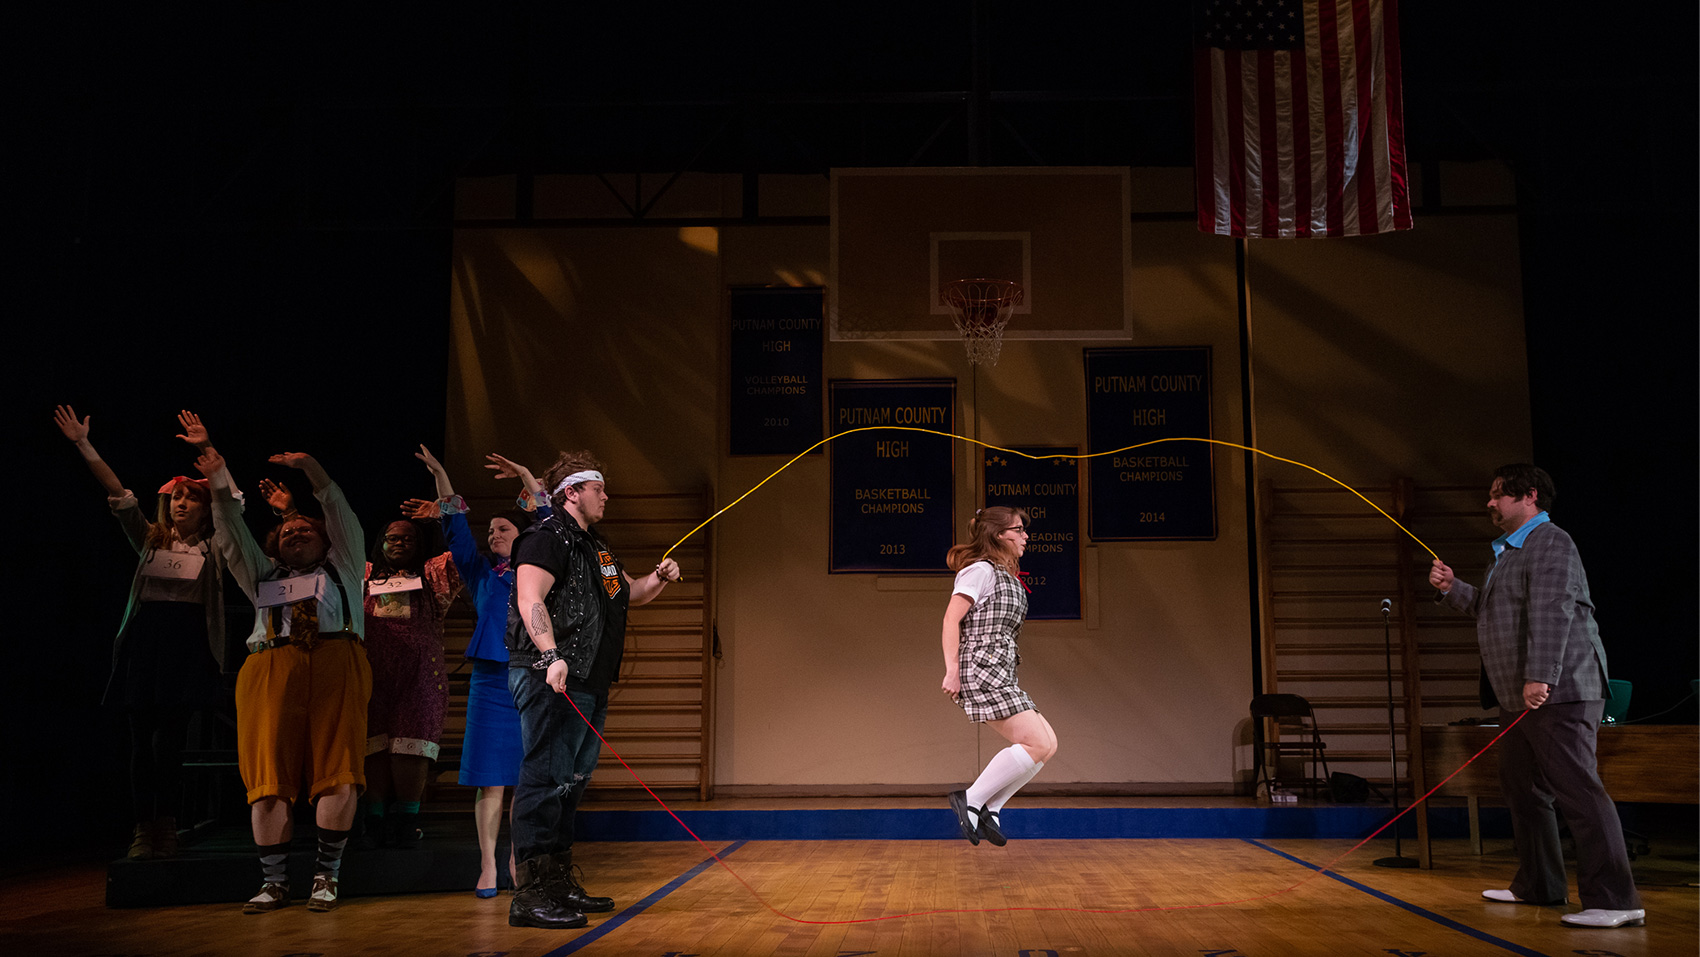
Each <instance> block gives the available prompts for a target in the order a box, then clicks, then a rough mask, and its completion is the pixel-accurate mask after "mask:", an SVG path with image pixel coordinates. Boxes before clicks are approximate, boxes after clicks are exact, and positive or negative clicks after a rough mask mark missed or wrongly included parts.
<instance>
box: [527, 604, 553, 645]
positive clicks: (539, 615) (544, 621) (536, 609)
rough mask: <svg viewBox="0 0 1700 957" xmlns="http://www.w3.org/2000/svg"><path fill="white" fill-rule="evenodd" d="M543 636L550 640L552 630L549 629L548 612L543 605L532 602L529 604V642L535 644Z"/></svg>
mask: <svg viewBox="0 0 1700 957" xmlns="http://www.w3.org/2000/svg"><path fill="white" fill-rule="evenodd" d="M544 636H548V637H549V638H550V639H551V640H552V639H553V638H554V629H552V628H550V627H549V612H548V611H547V610H545V609H544V607H543V603H542V602H540V601H534V602H532V603H531V640H532V642H533V643H535V642H536V641H537V639H538V638H542V637H544Z"/></svg>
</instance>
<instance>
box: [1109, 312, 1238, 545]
mask: <svg viewBox="0 0 1700 957" xmlns="http://www.w3.org/2000/svg"><path fill="white" fill-rule="evenodd" d="M1085 351H1086V419H1087V429H1088V442H1089V443H1090V447H1091V450H1092V451H1093V452H1094V453H1098V452H1106V451H1109V450H1112V449H1122V448H1126V447H1128V446H1131V445H1138V444H1139V443H1142V442H1149V441H1151V440H1152V439H1162V438H1175V437H1183V436H1184V437H1194V438H1206V439H1207V438H1211V434H1210V347H1209V346H1175V347H1154V348H1140V349H1127V348H1123V349H1087V350H1085ZM1215 448H1216V447H1215V446H1214V445H1211V444H1209V443H1208V442H1161V443H1158V444H1155V445H1147V446H1144V447H1143V448H1137V449H1131V450H1129V451H1126V452H1121V453H1118V454H1116V455H1104V456H1100V457H1098V458H1093V459H1088V460H1087V461H1088V463H1089V464H1088V466H1087V470H1086V472H1087V479H1088V482H1089V483H1090V486H1091V494H1090V498H1089V499H1088V517H1087V530H1088V534H1089V535H1090V536H1091V537H1092V540H1093V541H1098V542H1126V541H1160V540H1195V541H1196V540H1210V539H1214V538H1215V537H1216V482H1215V474H1216V473H1215V470H1214V468H1213V467H1212V462H1213V461H1214V456H1213V452H1214V450H1215Z"/></svg>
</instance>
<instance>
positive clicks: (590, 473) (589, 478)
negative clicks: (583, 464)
mask: <svg viewBox="0 0 1700 957" xmlns="http://www.w3.org/2000/svg"><path fill="white" fill-rule="evenodd" d="M585 482H603V483H606V482H607V480H606V479H604V478H603V477H602V473H601V472H598V471H596V470H595V469H585V470H584V471H583V472H574V473H573V474H571V475H569V476H567V477H566V478H564V479H561V484H559V485H557V486H555V492H554V494H556V495H559V494H561V493H562V492H564V491H566V490H567V486H569V485H583V484H584V483H585Z"/></svg>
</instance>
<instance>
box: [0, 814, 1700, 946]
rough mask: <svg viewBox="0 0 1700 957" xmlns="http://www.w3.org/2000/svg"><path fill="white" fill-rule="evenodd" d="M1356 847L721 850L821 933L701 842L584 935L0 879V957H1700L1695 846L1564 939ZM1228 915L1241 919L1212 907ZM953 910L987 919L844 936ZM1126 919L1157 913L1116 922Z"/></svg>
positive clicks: (52, 872) (1496, 859)
mask: <svg viewBox="0 0 1700 957" xmlns="http://www.w3.org/2000/svg"><path fill="white" fill-rule="evenodd" d="M1353 843H1354V842H1351V841H1345V840H1242V839H1211V840H1160V839H1157V840H1150V839H1148V840H1108V839H1100V840H1029V841H1016V840H1012V841H1011V842H1010V844H1009V845H1008V846H1007V847H1004V848H995V847H991V846H989V845H982V846H980V847H971V846H969V845H968V844H966V843H965V842H962V841H924V840H907V841H895V840H890V841H888V840H868V841H848V840H842V841H748V842H739V841H734V842H725V841H720V842H715V843H714V844H713V845H711V846H712V847H713V849H714V850H715V851H716V852H719V853H721V854H722V855H723V856H724V858H725V861H726V863H727V864H728V865H730V866H731V867H732V868H733V869H734V870H736V871H737V873H738V874H739V875H741V876H742V877H743V879H744V880H746V881H748V882H749V883H750V884H751V885H752V886H753V887H754V888H755V889H756V890H757V891H758V892H759V893H760V894H761V895H762V896H763V897H764V898H765V899H766V900H767V902H768V903H769V904H771V905H772V907H773V908H775V909H777V910H779V911H782V912H784V913H785V914H787V915H790V916H791V917H794V918H798V919H800V920H801V921H818V922H821V923H802V922H798V921H794V920H788V919H786V918H785V917H781V916H778V915H776V914H774V913H773V912H771V911H769V910H768V909H767V908H765V907H764V906H763V905H762V903H761V902H760V901H758V900H757V899H756V898H755V897H754V896H753V895H752V893H751V892H750V891H749V890H747V889H746V888H745V887H744V886H743V885H741V884H740V883H739V882H738V880H737V879H736V878H734V877H733V876H732V875H731V874H728V873H727V872H726V871H725V870H723V869H722V868H721V867H719V866H718V865H716V864H714V863H713V861H712V860H711V859H710V857H709V854H708V853H707V851H705V849H704V848H703V847H702V846H701V845H699V844H696V843H695V842H689V841H666V842H644V843H596V844H581V845H580V847H579V852H578V856H579V861H580V863H581V864H582V865H583V867H584V871H585V875H586V882H587V884H588V886H589V889H590V890H591V891H592V892H593V893H598V894H608V895H612V896H614V897H615V898H616V900H617V902H618V909H617V910H616V911H615V912H614V913H613V914H609V915H598V916H596V917H595V918H593V920H592V923H591V925H590V926H589V927H588V928H585V929H582V930H572V931H543V930H529V929H520V928H511V927H509V926H508V925H507V908H508V901H509V899H510V898H509V895H508V894H507V893H506V892H504V893H503V894H501V895H500V896H498V897H496V898H494V899H491V900H479V899H477V898H475V897H474V896H473V895H472V894H471V892H470V890H468V891H463V892H459V893H452V894H448V893H444V894H419V895H410V896H398V897H378V898H354V899H350V900H347V901H345V902H344V904H343V906H341V907H340V908H338V909H337V910H335V911H333V912H331V913H328V914H314V913H310V912H309V911H308V910H307V909H306V907H304V906H302V905H301V904H300V903H299V902H297V903H296V904H295V905H294V906H291V907H288V908H285V909H284V910H281V911H278V912H275V913H272V914H266V915H260V916H244V915H243V914H242V913H241V907H240V905H235V904H216V905H197V906H183V907H169V908H140V909H124V910H109V909H107V908H106V907H105V906H104V905H103V899H102V886H101V880H102V874H103V871H104V864H103V863H100V862H91V863H89V864H86V865H57V866H49V867H45V868H42V869H39V870H33V871H32V872H31V873H27V874H16V873H14V875H13V876H11V877H8V878H7V879H5V880H4V882H0V954H7V955H30V957H59V955H64V957H97V955H144V954H151V955H166V954H185V955H199V954H205V955H225V954H238V955H253V957H284V955H307V954H315V955H323V957H358V955H391V954H396V955H402V954H405V955H419V957H431V955H444V957H468V955H483V957H494V955H514V957H520V955H526V957H530V955H538V957H542V955H566V954H579V953H582V954H586V955H600V954H632V955H651V957H668V955H671V957H686V955H699V957H746V955H769V954H774V955H799V957H801V955H811V957H813V955H820V957H846V955H879V957H906V955H921V957H930V955H958V954H961V955H1008V957H1041V955H1054V957H1095V955H1111V954H1134V955H1145V954H1150V955H1159V954H1161V955H1192V957H1196V955H1212V957H1265V955H1284V954H1299V955H1312V954H1314V955H1329V957H1333V955H1359V954H1362V955H1376V957H1383V955H1387V954H1395V955H1412V957H1414V955H1419V954H1420V955H1429V957H1473V955H1502V954H1519V955H1554V957H1556V955H1568V954H1591V955H1612V954H1615V955H1622V957H1639V955H1648V957H1654V955H1657V957H1666V955H1687V954H1695V953H1696V952H1697V950H1700V945H1697V940H1700V917H1697V912H1696V890H1695V880H1696V863H1695V854H1694V851H1695V849H1694V848H1693V847H1682V846H1677V847H1670V846H1660V845H1659V844H1658V843H1657V842H1655V845H1654V849H1653V853H1652V854H1650V855H1645V856H1643V857H1641V858H1640V859H1639V860H1637V861H1636V867H1635V869H1636V874H1637V879H1638V881H1639V882H1640V883H1641V884H1642V894H1643V896H1644V897H1645V903H1646V909H1647V912H1648V923H1647V926H1645V927H1636V928H1619V929H1615V930H1579V929H1574V928H1570V927H1566V926H1564V925H1562V924H1560V923H1559V920H1558V918H1559V916H1560V914H1562V913H1563V912H1564V908H1541V907H1530V906H1526V905H1504V904H1492V903H1489V902H1486V901H1483V900H1481V899H1480V897H1479V894H1480V892H1481V890H1482V889H1484V888H1489V887H1503V886H1505V884H1506V882H1507V880H1508V878H1509V875H1510V874H1511V872H1512V869H1513V867H1514V856H1513V853H1512V850H1511V846H1510V842H1509V841H1508V840H1500V841H1493V840H1490V841H1489V842H1488V844H1487V847H1486V853H1485V854H1484V855H1483V856H1481V857H1477V856H1476V855H1475V854H1473V853H1472V852H1471V851H1470V849H1469V846H1468V844H1467V842H1466V841H1463V840H1448V841H1440V842H1437V843H1436V845H1435V857H1436V867H1435V868H1434V869H1433V870H1421V869H1408V870H1396V869H1388V868H1381V867H1376V866H1374V864H1373V863H1372V862H1373V861H1374V860H1375V859H1376V858H1377V857H1384V856H1388V855H1390V854H1391V853H1392V845H1391V842H1390V841H1386V840H1378V841H1375V842H1373V843H1371V844H1370V845H1368V846H1366V847H1364V848H1362V849H1360V850H1358V851H1357V852H1356V853H1354V854H1352V855H1350V856H1349V857H1347V858H1345V859H1344V860H1341V861H1340V862H1339V863H1338V864H1336V865H1335V866H1334V868H1333V872H1331V873H1327V874H1318V873H1317V872H1316V870H1314V867H1315V866H1316V865H1321V864H1325V863H1327V862H1328V861H1330V860H1333V859H1334V858H1336V857H1338V856H1339V855H1340V854H1342V853H1344V852H1346V851H1347V850H1348V849H1349V848H1350V847H1351V846H1352V844H1353ZM1405 851H1406V853H1407V855H1409V853H1410V851H1411V848H1410V847H1409V846H1407V847H1406V848H1405ZM1307 878H1309V879H1308V880H1307ZM1301 881H1303V882H1304V883H1302V884H1301V885H1300V886H1299V887H1297V888H1296V889H1294V890H1292V891H1290V892H1287V893H1277V892H1280V891H1282V890H1283V889H1284V888H1288V887H1290V886H1292V885H1294V884H1295V883H1299V882H1301ZM256 886H257V885H256ZM1271 894H1274V895H1275V896H1271V897H1267V898H1265V899H1261V900H1251V899H1252V898H1264V897H1265V895H1271ZM1572 897H1573V899H1574V892H1573V893H1572ZM1223 901H1239V903H1227V904H1219V906H1208V905H1213V904H1218V902H1223ZM1004 908H1056V909H1055V910H1037V911H1035V910H1004ZM1171 908H1184V909H1171ZM933 909H950V910H955V909H961V910H964V911H968V912H964V913H933V914H924V915H919V916H908V917H897V918H895V919H890V920H879V921H873V922H868V923H855V924H848V923H835V922H838V921H847V920H853V919H858V918H868V917H882V916H888V915H898V914H907V913H912V912H917V911H926V910H933ZM1123 909H1143V910H1139V911H1138V912H1135V913H1107V912H1106V911H1111V910H1123Z"/></svg>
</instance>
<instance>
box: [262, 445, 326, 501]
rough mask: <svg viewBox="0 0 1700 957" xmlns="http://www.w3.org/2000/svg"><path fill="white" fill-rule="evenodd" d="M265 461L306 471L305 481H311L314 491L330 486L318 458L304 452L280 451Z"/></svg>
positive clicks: (320, 490)
mask: <svg viewBox="0 0 1700 957" xmlns="http://www.w3.org/2000/svg"><path fill="white" fill-rule="evenodd" d="M266 461H268V462H271V463H272V464H273V465H287V466H289V467H290V468H292V469H298V470H300V471H301V472H304V473H306V475H307V481H309V482H312V483H313V491H314V492H315V493H317V492H322V491H324V490H325V489H327V488H330V487H331V484H332V483H331V477H330V476H329V475H327V474H325V467H324V466H322V465H320V464H319V460H318V459H315V458H313V457H312V456H311V455H308V454H307V453H306V452H281V453H279V454H277V455H274V456H272V457H271V458H269V459H267V460H266Z"/></svg>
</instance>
